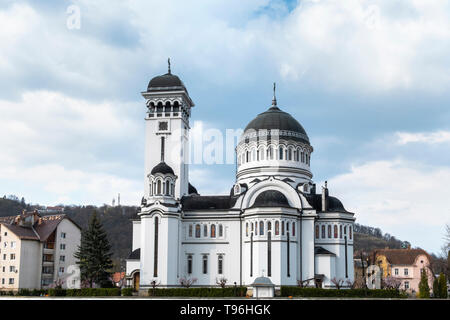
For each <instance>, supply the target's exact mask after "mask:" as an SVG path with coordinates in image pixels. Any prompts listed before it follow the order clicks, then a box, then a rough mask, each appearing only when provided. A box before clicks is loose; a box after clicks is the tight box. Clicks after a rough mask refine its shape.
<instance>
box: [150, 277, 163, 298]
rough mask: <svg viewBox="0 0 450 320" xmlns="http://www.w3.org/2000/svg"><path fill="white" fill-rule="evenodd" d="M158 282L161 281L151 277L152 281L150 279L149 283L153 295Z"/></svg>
mask: <svg viewBox="0 0 450 320" xmlns="http://www.w3.org/2000/svg"><path fill="white" fill-rule="evenodd" d="M160 283H161V282H159V281H156V279H153V280H152V281H150V285H151V286H152V292H153V295H155V292H156V287H157V286H159V284H160Z"/></svg>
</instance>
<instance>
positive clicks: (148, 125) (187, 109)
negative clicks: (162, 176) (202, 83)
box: [142, 59, 194, 200]
mask: <svg viewBox="0 0 450 320" xmlns="http://www.w3.org/2000/svg"><path fill="white" fill-rule="evenodd" d="M142 96H143V97H144V98H145V100H146V106H147V115H146V117H145V177H144V179H145V189H144V190H145V191H144V192H145V194H144V198H145V199H149V198H150V197H155V196H160V195H166V191H165V190H170V191H171V192H170V193H171V194H170V195H171V197H172V198H174V199H175V200H177V199H180V198H181V197H182V196H183V195H185V194H188V186H189V167H188V159H189V130H190V127H189V118H190V115H191V108H192V107H193V106H194V103H193V101H192V100H191V98H190V97H189V93H188V91H187V89H186V87H185V86H184V83H183V82H182V81H181V80H180V78H179V77H178V76H176V75H174V74H172V71H171V66H170V59H169V60H168V72H167V73H166V74H164V75H160V76H156V77H154V78H153V79H151V80H150V82H149V84H148V86H147V91H144V92H142ZM156 167H158V168H165V170H166V171H173V172H172V173H173V175H174V178H173V179H172V180H173V183H174V185H173V187H172V186H170V187H169V188H167V187H166V188H163V186H161V187H160V188H158V185H157V184H154V183H155V181H154V180H153V178H154V175H152V171H153V173H155V170H156ZM171 183H172V182H171ZM172 190H173V191H172ZM166 196H167V195H166Z"/></svg>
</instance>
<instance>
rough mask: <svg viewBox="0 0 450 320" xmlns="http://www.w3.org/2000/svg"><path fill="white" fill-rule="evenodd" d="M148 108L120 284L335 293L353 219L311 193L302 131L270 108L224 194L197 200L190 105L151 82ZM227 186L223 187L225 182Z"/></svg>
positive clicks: (167, 77) (176, 83)
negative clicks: (139, 191)
mask: <svg viewBox="0 0 450 320" xmlns="http://www.w3.org/2000/svg"><path fill="white" fill-rule="evenodd" d="M142 96H143V97H144V98H145V100H146V107H147V108H146V110H147V112H146V117H145V128H146V129H145V131H146V132H145V135H146V140H145V177H144V179H145V184H144V185H145V188H144V196H143V198H142V203H141V208H140V211H139V212H138V214H137V218H136V219H134V220H133V221H132V223H133V242H132V253H131V254H130V256H129V257H128V259H127V265H126V276H127V279H128V284H129V285H131V286H133V287H134V288H135V289H137V290H139V291H140V293H142V294H144V293H145V292H147V290H148V289H149V288H151V285H152V282H154V283H157V284H158V287H180V286H181V284H180V279H185V280H191V281H193V280H194V279H195V282H194V283H193V285H192V286H218V281H220V280H221V279H224V278H225V279H226V280H227V285H238V286H248V287H250V286H251V284H252V283H253V282H254V280H255V279H256V278H258V277H261V276H264V277H267V278H269V279H270V280H271V282H272V283H273V284H274V285H275V288H278V287H280V286H297V285H299V284H303V285H308V286H318V287H323V288H332V287H334V282H335V281H341V283H343V284H344V285H343V286H344V287H345V286H346V283H348V282H352V281H353V280H354V272H353V234H352V233H353V224H354V221H355V218H354V213H351V212H348V211H347V210H345V208H344V206H343V205H342V203H341V202H340V201H339V200H338V199H337V198H335V197H332V196H330V195H329V193H328V189H327V186H326V184H325V186H324V187H322V188H321V190H320V191H319V193H316V185H315V184H314V183H313V181H312V177H313V174H312V172H311V170H310V162H311V154H312V152H313V147H312V146H311V144H310V142H309V138H308V135H307V134H306V132H305V130H304V129H303V127H302V126H301V125H300V123H299V122H298V121H297V120H296V119H294V118H293V117H292V116H291V115H290V114H289V113H286V112H284V111H282V110H281V109H280V108H279V107H278V105H277V101H276V98H275V92H274V97H273V100H272V105H271V106H269V107H268V108H267V110H261V111H264V112H262V113H260V114H258V115H257V116H256V117H255V118H254V119H253V120H251V121H250V122H249V124H248V125H247V127H246V128H245V130H244V133H243V134H242V136H241V137H240V141H239V143H238V145H237V147H236V158H237V173H236V178H235V183H234V185H233V186H231V185H230V187H231V191H230V194H226V195H216V196H211V195H207V196H203V195H201V194H200V193H199V192H197V190H196V189H195V188H194V186H192V185H191V184H190V183H189V165H188V161H187V159H188V157H189V152H188V151H189V130H190V126H189V120H190V117H191V111H192V110H193V109H192V108H193V107H194V103H193V101H192V99H191V97H190V96H189V94H188V91H187V89H186V87H185V85H184V84H183V82H182V81H181V80H180V78H179V77H178V76H176V75H174V74H172V73H171V70H170V64H169V70H168V73H166V74H164V75H161V76H157V77H154V78H153V79H151V81H150V83H149V84H148V87H147V90H146V91H145V92H142ZM230 180H231V179H230Z"/></svg>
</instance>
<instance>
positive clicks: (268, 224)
mask: <svg viewBox="0 0 450 320" xmlns="http://www.w3.org/2000/svg"><path fill="white" fill-rule="evenodd" d="M270 230H272V222H270V221H269V222H267V231H270Z"/></svg>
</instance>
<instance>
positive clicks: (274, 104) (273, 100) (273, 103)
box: [272, 82, 277, 107]
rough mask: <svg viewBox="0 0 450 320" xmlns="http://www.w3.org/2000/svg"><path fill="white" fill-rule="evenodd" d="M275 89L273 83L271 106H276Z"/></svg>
mask: <svg viewBox="0 0 450 320" xmlns="http://www.w3.org/2000/svg"><path fill="white" fill-rule="evenodd" d="M275 90H276V83H275V82H274V83H273V99H272V106H274V107H276V106H277V97H276V96H275Z"/></svg>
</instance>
